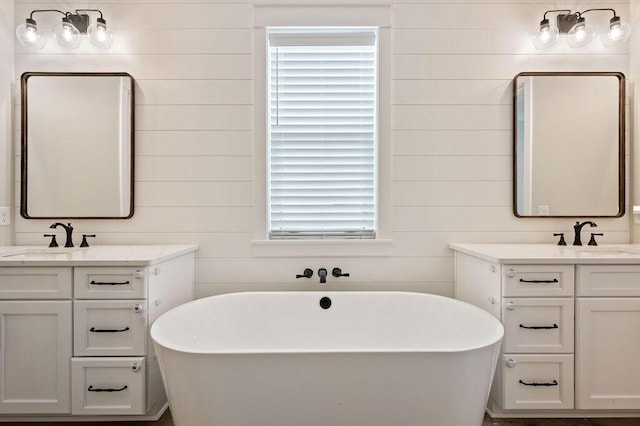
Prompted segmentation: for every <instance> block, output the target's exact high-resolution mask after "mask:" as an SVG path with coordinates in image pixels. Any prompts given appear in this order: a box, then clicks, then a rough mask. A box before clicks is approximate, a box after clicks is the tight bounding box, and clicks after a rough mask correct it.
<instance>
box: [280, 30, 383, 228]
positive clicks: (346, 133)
mask: <svg viewBox="0 0 640 426" xmlns="http://www.w3.org/2000/svg"><path fill="white" fill-rule="evenodd" d="M268 40H269V54H268V58H269V61H270V63H269V66H268V69H269V73H270V75H269V81H268V83H269V84H268V91H269V101H268V105H269V117H268V123H269V158H270V159H269V173H268V178H269V215H270V217H269V234H270V237H271V238H283V239H284V238H374V237H375V226H376V221H375V219H376V202H377V200H376V198H377V196H376V182H375V179H376V172H375V164H376V158H375V153H376V149H375V137H376V136H375V135H376V120H377V106H376V98H377V94H376V91H377V88H376V86H377V83H376V75H377V69H376V61H377V58H376V46H375V41H376V31H375V30H373V29H357V30H351V29H333V30H332V31H329V30H326V29H323V30H320V29H311V30H300V29H295V30H288V31H287V30H281V29H269V30H268Z"/></svg>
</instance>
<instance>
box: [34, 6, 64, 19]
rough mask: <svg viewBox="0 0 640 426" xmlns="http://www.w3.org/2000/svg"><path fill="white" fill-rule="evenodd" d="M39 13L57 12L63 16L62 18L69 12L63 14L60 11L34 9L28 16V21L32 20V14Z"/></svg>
mask: <svg viewBox="0 0 640 426" xmlns="http://www.w3.org/2000/svg"><path fill="white" fill-rule="evenodd" d="M40 12H58V13H61V14H63V15H64V16H68V15H69V12H63V11H61V10H58V9H36V10H32V11H31V13H30V14H29V19H31V20H33V14H34V13H40Z"/></svg>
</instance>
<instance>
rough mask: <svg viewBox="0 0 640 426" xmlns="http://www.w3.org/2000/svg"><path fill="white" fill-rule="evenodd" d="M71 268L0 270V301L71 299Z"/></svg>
mask: <svg viewBox="0 0 640 426" xmlns="http://www.w3.org/2000/svg"><path fill="white" fill-rule="evenodd" d="M71 276H72V275H71V268H67V267H64V268H63V267H55V268H48V267H29V268H23V267H3V268H0V299H2V300H12V299H71Z"/></svg>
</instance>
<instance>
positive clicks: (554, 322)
mask: <svg viewBox="0 0 640 426" xmlns="http://www.w3.org/2000/svg"><path fill="white" fill-rule="evenodd" d="M573 313H574V305H573V299H572V298H533V297H531V298H511V299H503V304H502V323H503V325H504V341H503V345H504V352H517V353H541V352H546V353H572V352H573V341H574V339H573V335H574V332H573V317H574V315H573Z"/></svg>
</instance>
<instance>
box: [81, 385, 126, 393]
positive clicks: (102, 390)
mask: <svg viewBox="0 0 640 426" xmlns="http://www.w3.org/2000/svg"><path fill="white" fill-rule="evenodd" d="M125 389H127V385H124V386H123V387H121V388H120V389H113V388H106V389H102V388H94V387H93V385H89V388H87V390H88V391H89V392H122V391H123V390H125Z"/></svg>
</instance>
